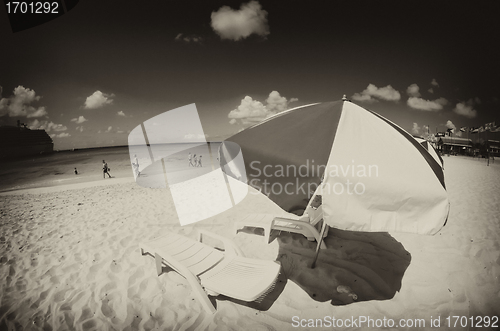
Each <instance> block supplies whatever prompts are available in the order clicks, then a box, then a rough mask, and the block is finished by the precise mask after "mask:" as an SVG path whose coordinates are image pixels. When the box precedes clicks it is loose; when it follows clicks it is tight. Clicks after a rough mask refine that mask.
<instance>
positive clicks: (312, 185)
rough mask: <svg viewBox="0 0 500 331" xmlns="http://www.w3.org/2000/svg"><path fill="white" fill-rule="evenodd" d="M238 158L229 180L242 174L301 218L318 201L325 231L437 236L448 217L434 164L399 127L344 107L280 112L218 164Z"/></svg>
mask: <svg viewBox="0 0 500 331" xmlns="http://www.w3.org/2000/svg"><path fill="white" fill-rule="evenodd" d="M228 146H229V147H228ZM234 146H238V147H239V148H234ZM238 153H241V155H242V156H243V159H244V164H245V169H241V170H240V171H239V172H238V171H237V170H230V169H229V168H228V167H225V171H226V174H227V175H229V176H232V177H234V178H237V177H238V176H239V178H241V171H243V172H244V173H245V174H246V176H245V177H246V182H247V184H248V185H250V186H252V187H253V188H255V189H257V190H259V191H260V192H261V193H262V194H265V195H266V196H267V197H268V198H269V199H270V200H272V201H274V202H275V203H276V204H277V205H278V206H280V207H281V208H282V209H284V210H285V211H287V212H293V213H296V214H299V215H300V214H301V213H302V212H303V211H304V210H305V209H306V207H307V205H308V204H309V203H310V201H312V199H313V197H314V196H315V195H321V196H322V204H323V212H324V224H327V225H329V226H331V227H334V228H338V229H343V230H353V231H396V232H409V233H417V234H435V233H437V232H438V231H439V230H440V229H441V228H442V227H443V225H444V224H445V222H446V219H447V217H448V213H449V202H448V195H447V192H446V186H445V179H444V173H443V168H442V163H440V162H439V161H438V160H439V159H436V158H435V157H433V155H431V153H429V148H425V147H424V146H423V145H422V144H420V143H419V142H417V141H416V140H415V139H414V138H413V137H412V136H411V135H410V134H409V133H408V132H406V131H405V130H404V129H402V128H401V127H399V126H398V125H397V124H395V123H393V122H391V121H390V120H388V119H386V118H384V117H382V116H380V115H379V114H377V113H375V112H373V111H370V110H368V109H366V108H363V107H361V106H359V105H356V104H355V103H353V102H350V101H348V100H345V99H343V100H340V101H336V102H326V103H318V104H312V105H307V106H302V107H297V108H294V109H290V110H287V111H283V112H281V113H278V114H276V115H274V116H272V117H269V118H267V119H266V120H264V121H263V122H261V123H259V124H257V125H254V126H252V127H249V128H247V129H245V130H243V131H241V132H239V133H237V134H235V135H234V136H232V137H230V138H229V139H227V140H226V141H225V142H224V143H223V144H222V145H221V147H220V149H219V157H220V158H221V161H223V162H225V161H224V160H229V159H231V158H232V157H234V155H236V154H238ZM235 173H239V175H238V176H237V175H235Z"/></svg>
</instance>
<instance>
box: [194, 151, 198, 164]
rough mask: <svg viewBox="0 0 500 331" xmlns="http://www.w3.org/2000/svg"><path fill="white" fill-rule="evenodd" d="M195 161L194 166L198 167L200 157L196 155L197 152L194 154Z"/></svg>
mask: <svg viewBox="0 0 500 331" xmlns="http://www.w3.org/2000/svg"><path fill="white" fill-rule="evenodd" d="M193 162H194V165H193V167H197V166H198V157H197V156H196V154H195V155H194V156H193Z"/></svg>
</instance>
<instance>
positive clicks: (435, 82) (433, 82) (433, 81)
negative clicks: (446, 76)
mask: <svg viewBox="0 0 500 331" xmlns="http://www.w3.org/2000/svg"><path fill="white" fill-rule="evenodd" d="M431 85H433V86H437V87H439V84H438V82H437V81H436V79H435V78H433V79H432V82H431Z"/></svg>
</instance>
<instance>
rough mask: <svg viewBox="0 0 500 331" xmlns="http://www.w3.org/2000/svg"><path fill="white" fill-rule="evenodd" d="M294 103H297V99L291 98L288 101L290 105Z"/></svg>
mask: <svg viewBox="0 0 500 331" xmlns="http://www.w3.org/2000/svg"><path fill="white" fill-rule="evenodd" d="M296 101H299V99H298V98H291V99H290V101H288V103H292V102H296Z"/></svg>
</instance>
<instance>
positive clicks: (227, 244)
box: [196, 229, 245, 256]
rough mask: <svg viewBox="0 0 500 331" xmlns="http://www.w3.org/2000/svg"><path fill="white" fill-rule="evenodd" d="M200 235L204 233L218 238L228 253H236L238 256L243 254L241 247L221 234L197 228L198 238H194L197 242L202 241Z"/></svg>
mask: <svg viewBox="0 0 500 331" xmlns="http://www.w3.org/2000/svg"><path fill="white" fill-rule="evenodd" d="M202 235H205V236H207V237H212V238H213V239H217V240H220V241H221V242H222V243H223V244H224V251H225V252H226V253H228V254H233V255H238V256H245V255H244V254H243V252H242V251H241V249H240V248H239V247H238V246H236V244H235V243H234V242H233V241H232V240H231V239H228V238H225V237H223V236H219V235H218V234H215V233H213V232H210V231H207V230H203V229H199V230H198V238H196V239H197V240H198V241H199V242H202Z"/></svg>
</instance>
